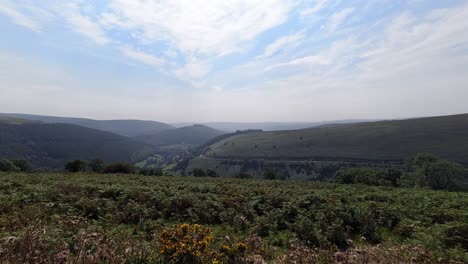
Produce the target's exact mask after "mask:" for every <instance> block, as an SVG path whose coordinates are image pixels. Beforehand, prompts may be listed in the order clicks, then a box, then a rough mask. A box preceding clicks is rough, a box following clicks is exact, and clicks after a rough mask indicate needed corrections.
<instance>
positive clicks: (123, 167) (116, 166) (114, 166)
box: [103, 162, 135, 174]
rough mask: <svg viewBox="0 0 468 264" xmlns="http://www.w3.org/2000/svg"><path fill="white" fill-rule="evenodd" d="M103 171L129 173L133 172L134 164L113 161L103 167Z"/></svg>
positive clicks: (107, 172)
mask: <svg viewBox="0 0 468 264" xmlns="http://www.w3.org/2000/svg"><path fill="white" fill-rule="evenodd" d="M103 173H106V174H117V173H123V174H131V173H135V166H133V164H131V163H127V162H114V163H111V164H108V165H106V166H105V167H104V171H103Z"/></svg>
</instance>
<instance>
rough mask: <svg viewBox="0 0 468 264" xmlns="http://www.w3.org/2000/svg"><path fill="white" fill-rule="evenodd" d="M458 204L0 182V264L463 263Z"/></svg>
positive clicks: (412, 195)
mask: <svg viewBox="0 0 468 264" xmlns="http://www.w3.org/2000/svg"><path fill="white" fill-rule="evenodd" d="M467 250H468V193H457V192H446V191H432V190H425V189H405V188H390V187H372V186H364V185H340V184H333V183H313V182H304V181H268V180H251V179H232V178H229V179H228V178H192V177H151V176H138V175H100V174H71V173H70V174H59V173H57V174H54V173H35V174H23V173H1V174H0V263H265V262H266V263H466V262H468V254H467Z"/></svg>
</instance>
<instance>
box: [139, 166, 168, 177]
mask: <svg viewBox="0 0 468 264" xmlns="http://www.w3.org/2000/svg"><path fill="white" fill-rule="evenodd" d="M140 174H141V175H145V176H162V175H163V171H162V169H161V168H149V169H142V170H140Z"/></svg>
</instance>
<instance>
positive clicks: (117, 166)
mask: <svg viewBox="0 0 468 264" xmlns="http://www.w3.org/2000/svg"><path fill="white" fill-rule="evenodd" d="M65 171H67V172H94V173H103V174H117V173H120V174H135V173H139V174H142V175H146V176H162V175H163V171H162V169H161V168H144V169H137V168H136V167H135V165H133V164H132V163H128V162H112V163H109V164H106V163H105V162H104V161H103V160H101V159H93V160H90V161H84V160H73V161H69V162H67V163H66V164H65Z"/></svg>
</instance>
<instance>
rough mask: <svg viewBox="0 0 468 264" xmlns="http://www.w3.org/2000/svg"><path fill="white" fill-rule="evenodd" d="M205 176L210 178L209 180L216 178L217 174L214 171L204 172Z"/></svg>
mask: <svg viewBox="0 0 468 264" xmlns="http://www.w3.org/2000/svg"><path fill="white" fill-rule="evenodd" d="M206 176H208V177H211V178H216V177H218V174H217V173H216V171H214V170H206Z"/></svg>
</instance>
